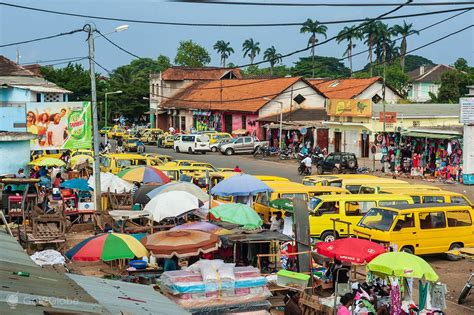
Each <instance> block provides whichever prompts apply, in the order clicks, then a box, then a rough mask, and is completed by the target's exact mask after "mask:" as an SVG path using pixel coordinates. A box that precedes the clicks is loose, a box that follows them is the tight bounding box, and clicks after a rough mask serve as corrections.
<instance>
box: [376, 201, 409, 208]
mask: <svg viewBox="0 0 474 315" xmlns="http://www.w3.org/2000/svg"><path fill="white" fill-rule="evenodd" d="M407 204H408V201H406V200H384V201H379V206H380V207H389V206H396V205H407Z"/></svg>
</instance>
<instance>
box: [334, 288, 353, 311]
mask: <svg viewBox="0 0 474 315" xmlns="http://www.w3.org/2000/svg"><path fill="white" fill-rule="evenodd" d="M340 302H341V306H339V308H338V309H337V315H350V314H351V312H350V311H349V308H350V307H351V305H352V303H354V295H353V294H352V293H346V294H344V295H343V296H341V300H340Z"/></svg>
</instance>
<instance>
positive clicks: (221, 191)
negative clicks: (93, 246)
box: [211, 174, 272, 197]
mask: <svg viewBox="0 0 474 315" xmlns="http://www.w3.org/2000/svg"><path fill="white" fill-rule="evenodd" d="M271 191H272V189H271V188H270V187H269V186H268V185H267V184H265V183H264V182H263V181H261V180H260V179H258V178H257V177H255V176H251V175H248V174H237V175H234V176H231V177H229V178H227V179H224V180H223V181H221V182H220V183H219V184H217V185H216V186H214V187H213V188H212V189H211V194H212V195H216V196H223V197H227V196H250V195H256V194H258V193H262V192H271Z"/></svg>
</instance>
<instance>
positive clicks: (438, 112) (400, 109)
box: [372, 103, 460, 118]
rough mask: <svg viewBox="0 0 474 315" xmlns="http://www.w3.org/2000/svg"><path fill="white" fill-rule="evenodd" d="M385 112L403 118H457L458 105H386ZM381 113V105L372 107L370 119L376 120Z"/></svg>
mask: <svg viewBox="0 0 474 315" xmlns="http://www.w3.org/2000/svg"><path fill="white" fill-rule="evenodd" d="M385 111H386V112H396V113H397V117H400V115H404V116H439V117H447V116H459V111H460V108H459V104H423V103H422V104H386V105H385ZM380 112H383V105H382V104H374V105H373V106H372V117H374V118H378V117H379V113H380Z"/></svg>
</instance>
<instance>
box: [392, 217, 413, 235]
mask: <svg viewBox="0 0 474 315" xmlns="http://www.w3.org/2000/svg"><path fill="white" fill-rule="evenodd" d="M411 227H415V218H414V215H413V213H408V214H403V215H400V216H399V219H398V221H397V223H396V224H395V227H394V228H393V230H394V231H400V230H402V229H405V228H411Z"/></svg>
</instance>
